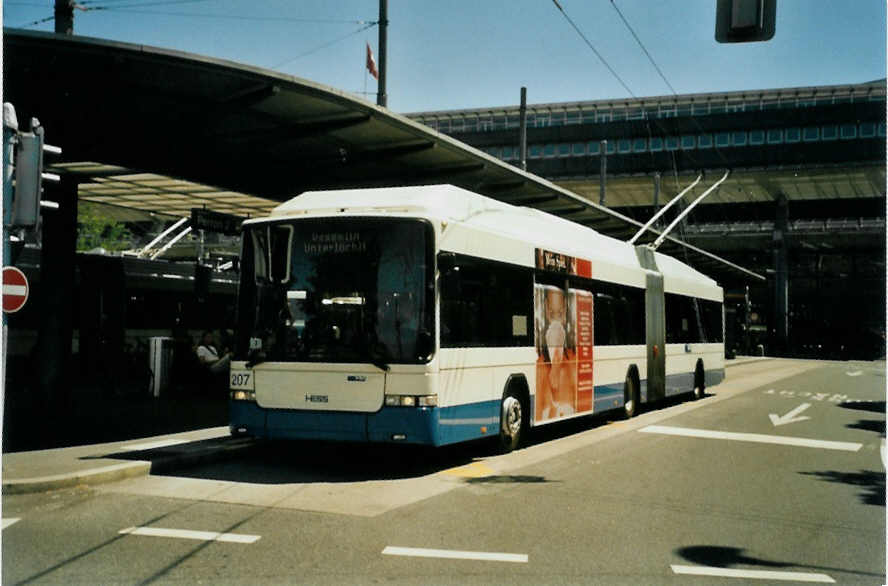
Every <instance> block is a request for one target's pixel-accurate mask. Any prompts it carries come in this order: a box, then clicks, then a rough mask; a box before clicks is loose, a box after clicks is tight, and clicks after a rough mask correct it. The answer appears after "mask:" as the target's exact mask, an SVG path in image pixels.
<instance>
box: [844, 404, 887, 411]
mask: <svg viewBox="0 0 888 586" xmlns="http://www.w3.org/2000/svg"><path fill="white" fill-rule="evenodd" d="M839 407H841V408H843V409H854V410H856V411H870V412H872V413H885V401H853V402H852V401H846V402H844V403H839Z"/></svg>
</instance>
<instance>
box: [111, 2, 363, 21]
mask: <svg viewBox="0 0 888 586" xmlns="http://www.w3.org/2000/svg"><path fill="white" fill-rule="evenodd" d="M96 10H98V8H97V9H96ZM102 10H103V11H106V12H107V11H113V12H125V13H127V14H154V15H157V16H175V17H183V18H214V19H219V20H242V21H255V22H301V23H306V24H360V25H366V24H376V21H371V20H342V19H334V18H298V17H288V16H255V15H245V14H200V13H197V12H165V11H161V10H131V9H129V8H117V7H116V6H107V7H103V8H102Z"/></svg>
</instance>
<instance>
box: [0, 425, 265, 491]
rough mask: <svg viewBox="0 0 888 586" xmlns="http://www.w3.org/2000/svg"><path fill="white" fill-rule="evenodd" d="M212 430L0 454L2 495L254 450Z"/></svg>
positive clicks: (109, 478) (117, 477)
mask: <svg viewBox="0 0 888 586" xmlns="http://www.w3.org/2000/svg"><path fill="white" fill-rule="evenodd" d="M254 444H255V441H254V440H252V439H250V438H234V437H231V436H230V435H229V431H228V427H213V428H210V429H200V430H196V431H187V432H182V433H174V434H167V435H159V436H154V437H148V438H141V439H132V440H128V441H117V442H111V443H104V444H95V445H86V446H74V447H69V448H56V449H50V450H40V451H33V452H15V453H11V454H5V453H4V454H3V494H21V493H28V492H45V491H48V490H56V489H60V488H69V487H72V486H78V485H81V484H100V483H104V482H114V481H117V480H124V479H126V478H133V477H136V476H145V475H147V474H149V473H151V472H154V473H158V472H166V471H169V470H173V469H176V468H180V467H187V466H193V465H195V464H200V463H205V462H211V461H218V460H220V459H223V458H226V457H230V456H232V455H233V454H235V453H237V452H238V451H240V450H243V449H246V448H249V447H250V446H252V445H254Z"/></svg>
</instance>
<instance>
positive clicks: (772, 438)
mask: <svg viewBox="0 0 888 586" xmlns="http://www.w3.org/2000/svg"><path fill="white" fill-rule="evenodd" d="M638 431H640V432H642V433H659V434H663V435H678V436H685V437H701V438H708V439H723V440H733V441H738V442H753V443H759V444H778V445H784V446H798V447H803V448H820V449H822V450H839V451H844V452H856V451H858V450H859V449H860V448H862V447H863V444H858V443H854V442H831V441H825V440H815V439H809V438H806V437H786V436H781V435H763V434H759V433H731V432H728V431H710V430H708V429H690V428H687V427H668V426H664V425H649V426H647V427H644V428H642V429H639V430H638Z"/></svg>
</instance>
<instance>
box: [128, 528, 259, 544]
mask: <svg viewBox="0 0 888 586" xmlns="http://www.w3.org/2000/svg"><path fill="white" fill-rule="evenodd" d="M119 533H120V534H122V535H146V536H149V537H173V538H177V539H196V540H198V541H224V542H226V543H256V542H257V541H259V539H260V537H261V536H259V535H242V534H238V533H217V532H215V531H190V530H187V529H163V528H161V527H128V528H126V529H121V530H120V531H119Z"/></svg>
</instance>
